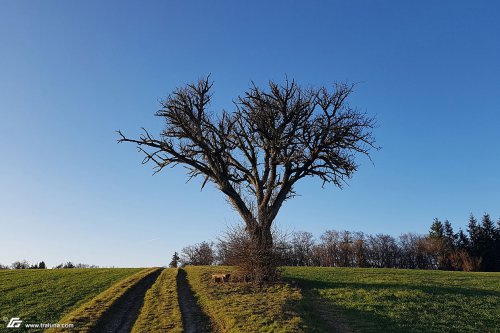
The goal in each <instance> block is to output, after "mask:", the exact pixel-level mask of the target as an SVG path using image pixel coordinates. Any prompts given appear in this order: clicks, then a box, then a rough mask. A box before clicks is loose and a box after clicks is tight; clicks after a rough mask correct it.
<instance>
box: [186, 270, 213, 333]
mask: <svg viewBox="0 0 500 333" xmlns="http://www.w3.org/2000/svg"><path fill="white" fill-rule="evenodd" d="M177 294H178V297H179V306H180V308H181V313H182V324H183V326H184V332H185V333H209V332H212V331H213V330H212V328H211V324H210V320H209V318H208V317H207V316H206V315H205V314H204V313H203V311H202V310H201V308H200V306H199V305H198V302H197V301H196V298H195V296H194V294H193V292H192V291H191V288H190V287H189V284H188V282H187V279H186V272H185V271H184V270H183V269H179V273H178V274H177Z"/></svg>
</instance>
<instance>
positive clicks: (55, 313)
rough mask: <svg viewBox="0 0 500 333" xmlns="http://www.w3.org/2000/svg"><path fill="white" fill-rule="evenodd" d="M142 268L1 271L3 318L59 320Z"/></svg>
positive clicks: (40, 320) (0, 314)
mask: <svg viewBox="0 0 500 333" xmlns="http://www.w3.org/2000/svg"><path fill="white" fill-rule="evenodd" d="M140 270H141V269H138V268H113V269H106V268H96V269H58V270H48V269H40V270H32V269H29V270H5V271H0V319H5V318H7V319H8V318H11V317H20V318H22V319H23V320H26V321H30V322H44V323H51V322H52V323H55V322H57V321H58V320H59V319H60V318H61V317H62V316H63V315H65V314H66V313H68V312H69V311H71V310H72V309H74V308H76V307H78V306H79V305H80V304H82V303H84V302H86V301H88V300H89V299H91V298H93V297H94V296H96V295H97V294H99V293H101V292H102V291H104V290H106V289H108V288H109V287H110V286H111V285H112V284H114V283H115V282H117V281H118V280H121V279H123V278H126V277H127V276H129V275H131V274H134V273H136V272H138V271H140Z"/></svg>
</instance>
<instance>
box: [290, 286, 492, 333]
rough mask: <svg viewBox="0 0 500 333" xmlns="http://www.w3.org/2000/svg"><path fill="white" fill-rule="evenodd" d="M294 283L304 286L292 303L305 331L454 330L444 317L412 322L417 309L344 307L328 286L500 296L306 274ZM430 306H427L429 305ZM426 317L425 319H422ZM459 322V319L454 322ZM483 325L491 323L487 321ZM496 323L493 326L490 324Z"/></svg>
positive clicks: (488, 294) (441, 287)
mask: <svg viewBox="0 0 500 333" xmlns="http://www.w3.org/2000/svg"><path fill="white" fill-rule="evenodd" d="M286 280H288V281H289V282H292V284H296V285H298V286H299V287H300V288H301V289H302V295H303V298H302V300H300V301H295V302H293V303H290V304H289V305H290V306H291V307H293V308H294V309H295V311H298V312H299V314H300V315H301V317H302V319H303V324H304V331H306V332H358V331H363V332H384V333H389V332H409V333H411V332H455V331H457V328H456V326H454V327H453V326H452V325H449V324H451V323H447V322H446V320H444V321H437V322H428V323H426V324H422V322H420V323H419V324H420V325H413V324H412V323H415V321H417V322H418V320H419V318H418V313H410V314H408V316H409V318H408V319H409V320H407V321H405V320H404V319H403V320H402V319H401V318H400V319H397V320H396V319H392V318H390V317H388V316H385V315H383V314H380V312H379V313H376V312H375V311H363V310H360V309H354V308H347V307H342V305H340V304H337V303H336V302H335V301H334V300H332V299H329V298H327V297H325V295H324V294H323V292H325V293H328V290H339V289H348V290H360V289H361V290H364V291H367V292H370V291H373V292H374V294H377V293H378V292H379V291H380V292H381V293H382V292H384V291H387V290H394V291H395V292H397V291H408V292H410V293H411V292H417V294H418V293H424V294H426V295H431V296H433V297H441V296H443V302H445V300H446V296H447V295H458V296H465V297H499V296H500V293H499V292H497V291H488V290H482V289H477V288H461V287H447V286H428V285H427V286H426V285H422V286H418V285H417V286H415V285H408V284H404V283H373V284H370V283H362V282H326V281H318V280H309V279H303V278H287V279H286ZM426 310H428V309H426ZM422 320H424V319H422ZM455 324H456V323H455ZM482 324H483V325H480V326H489V325H488V324H486V323H485V322H483V323H482ZM491 327H494V326H491Z"/></svg>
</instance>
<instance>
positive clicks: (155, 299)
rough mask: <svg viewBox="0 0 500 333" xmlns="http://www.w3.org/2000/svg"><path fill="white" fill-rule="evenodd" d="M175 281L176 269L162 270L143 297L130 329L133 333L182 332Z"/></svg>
mask: <svg viewBox="0 0 500 333" xmlns="http://www.w3.org/2000/svg"><path fill="white" fill-rule="evenodd" d="M176 280H177V269H174V268H166V269H164V270H163V272H162V273H161V275H160V276H159V277H158V279H157V280H156V282H155V284H153V286H151V288H150V289H149V290H148V292H147V293H146V296H145V297H144V305H143V307H142V309H141V313H140V314H139V317H138V318H137V321H136V322H135V324H134V327H133V329H132V332H133V333H148V332H172V333H180V332H183V330H182V317H181V312H180V308H179V300H178V298H177V288H176Z"/></svg>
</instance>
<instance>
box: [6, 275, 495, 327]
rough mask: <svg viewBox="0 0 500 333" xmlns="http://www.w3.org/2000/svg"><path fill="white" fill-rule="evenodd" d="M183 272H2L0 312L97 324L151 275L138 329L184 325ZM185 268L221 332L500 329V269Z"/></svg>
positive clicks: (41, 319)
mask: <svg viewBox="0 0 500 333" xmlns="http://www.w3.org/2000/svg"><path fill="white" fill-rule="evenodd" d="M178 272H179V271H178V270H175V269H164V270H163V271H162V272H161V275H159V277H158V278H157V279H156V277H157V276H158V274H160V271H158V269H146V270H143V269H66V270H64V269H63V270H17V271H0V314H1V316H2V317H3V318H7V319H8V318H11V317H21V318H22V319H23V320H25V321H29V322H52V323H56V322H59V323H69V322H71V323H74V324H76V325H75V328H76V327H77V328H78V329H77V331H82V332H86V331H89V330H90V331H92V330H95V329H96V327H97V328H98V327H100V326H99V325H100V324H99V323H101V324H102V322H103V320H104V322H106V320H107V319H105V318H108V319H109V317H107V316H108V315H106V314H105V313H107V314H109V313H116V312H115V310H116V309H115V308H113V307H112V306H114V304H115V302H116V301H117V300H118V299H123V298H124V297H122V296H123V295H125V294H127V295H130V294H131V293H129V292H127V291H131V292H132V291H133V290H137V288H136V289H131V288H132V286H136V285H137V286H138V285H139V284H138V283H139V282H138V281H141V283H142V282H144V279H145V278H146V277H147V278H148V279H149V278H151V279H150V280H151V282H150V284H147V285H145V284H144V285H145V287H144V288H149V289H144V291H143V293H142V294H140V295H141V296H140V297H141V298H140V300H141V302H140V303H138V302H135V303H133V304H137V306H138V307H137V312H135V313H136V315H134V316H129V318H131V319H132V321H131V326H130V328H132V325H133V332H134V333H138V332H182V331H183V329H184V328H183V326H182V324H183V321H182V315H181V311H180V307H179V302H181V303H183V300H184V301H185V297H184V298H183V297H179V295H183V294H182V293H180V294H178V289H177V283H179V280H178V279H177V280H176V278H177V274H178ZM181 272H182V274H185V273H184V272H183V271H181ZM185 272H186V273H187V281H188V283H189V285H190V287H191V289H192V290H193V292H194V293H195V296H196V298H197V299H198V303H199V304H200V306H201V308H202V309H203V310H204V312H205V313H206V314H207V315H208V316H209V317H210V320H211V322H212V324H213V326H214V328H215V329H216V331H218V332H384V333H385V332H500V273H464V272H446V271H421V270H394V269H349V268H320V267H284V268H283V269H282V275H283V277H284V280H285V281H287V282H288V283H276V284H271V285H267V286H263V287H262V286H261V287H259V286H255V285H253V284H250V283H237V282H226V283H215V282H212V281H211V274H213V273H234V268H231V267H213V266H198V267H186V268H185ZM183 276H185V275H183ZM154 279H156V281H155V280H154ZM183 281H185V280H183ZM153 282H154V283H153ZM182 285H183V286H186V282H184V283H183V284H182ZM186 288H187V287H186ZM146 290H147V292H146ZM134 293H135V292H134ZM144 293H145V294H144ZM135 294H137V293H135ZM125 298H126V297H125ZM142 299H143V300H144V301H143V303H142ZM118 303H119V302H118ZM141 304H142V308H141V307H140V306H141ZM183 304H185V303H183ZM107 309H111V310H112V311H108V312H106V310H107ZM113 309H115V310H113ZM139 309H140V312H139ZM124 311H125V312H124V313H128V312H130V308H128V307H127V308H126V309H125V310H124ZM137 314H138V317H137ZM184 319H186V318H184ZM5 330H9V329H5ZM0 331H3V327H2V328H1V329H0ZM52 331H56V330H52ZM59 331H61V332H62V331H64V330H59Z"/></svg>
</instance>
